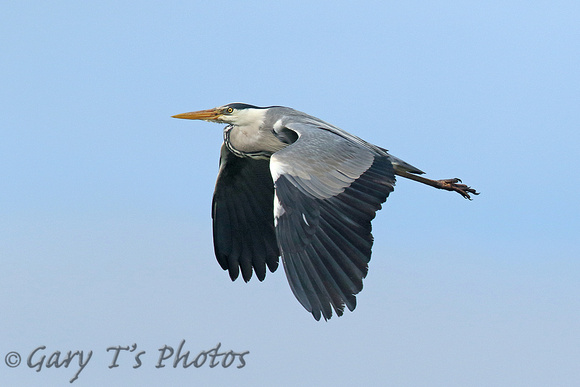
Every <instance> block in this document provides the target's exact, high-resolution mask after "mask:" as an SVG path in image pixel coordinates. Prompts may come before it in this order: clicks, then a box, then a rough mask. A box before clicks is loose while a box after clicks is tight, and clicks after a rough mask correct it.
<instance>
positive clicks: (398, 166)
mask: <svg viewBox="0 0 580 387" xmlns="http://www.w3.org/2000/svg"><path fill="white" fill-rule="evenodd" d="M389 158H390V160H391V163H392V164H393V167H394V168H395V171H397V170H400V171H405V172H409V173H414V174H416V175H422V174H424V173H425V172H423V171H422V170H420V169H419V168H417V167H414V166H412V165H411V164H409V163H406V162H404V161H403V160H401V159H399V158H397V157H395V156H393V155H389Z"/></svg>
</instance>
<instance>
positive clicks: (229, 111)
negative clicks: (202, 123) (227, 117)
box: [226, 107, 234, 114]
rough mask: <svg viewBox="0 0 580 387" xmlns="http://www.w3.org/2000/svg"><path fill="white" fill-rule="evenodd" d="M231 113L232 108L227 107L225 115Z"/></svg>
mask: <svg viewBox="0 0 580 387" xmlns="http://www.w3.org/2000/svg"><path fill="white" fill-rule="evenodd" d="M233 112H234V108H232V107H229V108H227V109H226V113H228V114H231V113H233Z"/></svg>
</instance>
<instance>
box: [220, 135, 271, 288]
mask: <svg viewBox="0 0 580 387" xmlns="http://www.w3.org/2000/svg"><path fill="white" fill-rule="evenodd" d="M273 201H274V183H273V181H272V176H271V174H270V166H269V162H268V160H256V159H251V158H241V157H237V156H235V155H234V154H233V153H231V152H230V151H229V150H228V149H227V148H226V147H225V146H222V151H221V157H220V172H219V175H218V178H217V182H216V187H215V192H214V195H213V205H212V218H213V238H214V249H215V255H216V258H217V260H218V262H219V264H220V266H221V267H222V268H223V269H224V270H228V272H229V275H230V278H231V279H232V280H235V279H236V278H237V277H238V276H239V274H240V272H241V274H242V278H243V279H244V281H246V282H247V281H249V280H250V278H251V277H252V273H253V271H255V272H256V276H257V277H258V279H259V280H260V281H262V280H264V278H265V276H266V267H267V268H268V269H269V270H270V271H271V272H273V271H275V270H276V268H277V267H278V257H279V255H280V254H279V250H278V244H277V242H276V235H275V231H274V215H273Z"/></svg>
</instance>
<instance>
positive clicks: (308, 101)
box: [0, 1, 580, 386]
mask: <svg viewBox="0 0 580 387" xmlns="http://www.w3.org/2000/svg"><path fill="white" fill-rule="evenodd" d="M0 15H1V16H0V21H1V22H0V32H1V36H2V38H1V40H0V42H1V48H2V49H1V50H0V56H1V58H2V59H1V60H0V83H1V88H0V89H1V92H0V109H1V111H0V113H1V120H2V124H1V127H0V133H1V141H0V168H1V170H0V171H1V172H0V176H1V178H2V184H1V187H2V188H1V189H0V259H1V261H0V262H2V267H3V269H2V270H1V271H0V290H1V294H2V296H1V297H0V308H1V310H2V313H1V314H0V331H1V332H3V333H2V335H1V336H0V360H1V359H4V358H5V356H6V355H7V354H8V353H9V352H11V351H16V352H18V353H19V354H20V355H21V358H22V363H21V364H20V365H19V366H18V367H15V368H10V367H8V366H7V365H6V364H5V362H4V361H0V381H2V384H3V385H4V384H6V385H11V386H34V385H38V386H40V385H43V386H45V385H69V383H68V381H69V380H70V379H71V378H72V377H73V376H74V374H75V373H76V372H77V371H78V365H76V366H75V362H73V363H71V365H70V367H69V368H66V369H65V368H64V367H61V368H54V367H51V368H46V364H45V366H44V367H43V368H42V369H41V371H40V372H35V369H33V368H30V367H29V366H28V365H27V364H26V363H27V358H28V356H29V355H30V354H31V352H32V351H33V350H34V349H36V348H38V347H40V346H46V349H45V350H43V351H41V352H38V353H37V355H38V357H35V358H34V359H33V362H34V361H36V360H38V359H40V355H41V354H42V353H44V354H45V355H46V357H47V358H48V357H49V356H50V354H52V353H54V352H55V351H60V352H62V353H63V354H66V352H68V351H72V352H74V351H77V350H79V351H80V350H84V352H85V354H86V353H88V352H89V351H91V350H92V351H93V355H92V357H91V360H90V361H89V363H88V364H87V365H86V367H85V369H84V370H82V372H81V373H80V374H79V377H78V379H77V380H76V381H75V382H74V384H73V385H75V386H93V385H105V384H106V385H111V386H131V385H134V386H142V385H186V384H188V385H189V384H200V385H241V386H255V385H272V384H276V385H287V386H293V385H300V384H302V385H308V384H310V385H335V386H343V385H352V384H354V383H357V384H360V385H370V384H374V385H379V384H382V385H392V386H425V385H441V386H465V385H494V386H516V385H521V386H524V385H525V386H533V385H537V386H545V385H576V384H579V383H580V371H579V367H578V365H579V364H580V363H579V362H580V335H579V334H578V321H580V280H579V273H580V263H579V259H580V248H579V243H578V235H579V231H580V227H579V219H580V206H579V205H578V200H577V196H578V192H579V191H580V180H579V179H578V176H577V173H576V171H575V167H576V165H577V164H578V161H579V159H578V153H577V146H578V143H579V141H580V134H579V128H580V126H579V125H580V124H579V123H580V109H578V101H580V72H579V71H578V69H579V68H580V48H579V47H580V46H579V45H578V41H579V39H580V25H579V23H578V17H579V16H580V6H579V5H578V3H577V2H573V1H568V2H566V1H551V2H544V1H539V2H533V3H530V2H524V1H502V2H494V1H492V2H485V3H482V2H455V1H430V2H426V1H425V2H422V1H407V2H404V4H395V3H394V2H379V1H377V2H372V1H362V2H357V3H356V4H355V3H353V2H316V3H313V2H301V1H293V2H287V1H279V2H265V1H253V2H231V1H214V2H211V3H202V2H186V1H182V2H180V1H166V2H151V1H143V2H139V3H134V2H124V1H121V2H119V1H116V2H112V1H99V2H91V1H87V2H72V1H70V2H66V1H55V2H50V3H46V2H38V1H30V2H26V1H22V2H4V3H2V5H0ZM229 102H246V103H251V104H255V105H286V106H291V107H294V108H296V109H299V110H302V111H305V112H307V113H309V114H312V115H315V116H318V117H320V118H322V119H324V120H326V121H328V122H331V123H333V124H335V125H337V126H340V127H342V128H343V129H345V130H347V131H349V132H352V133H354V134H356V135H358V136H360V137H362V138H364V139H366V140H368V141H370V142H373V143H375V144H377V145H380V146H383V147H386V148H388V149H389V150H390V151H391V153H392V154H394V155H396V156H398V157H400V158H402V159H404V160H406V161H408V162H410V163H411V164H413V165H416V166H417V167H419V168H421V169H423V170H425V171H426V172H427V173H428V176H430V177H433V178H449V177H456V176H457V177H461V178H462V179H463V180H464V182H466V183H467V184H470V185H472V186H474V187H476V188H477V189H478V190H480V191H481V192H482V194H481V195H480V196H479V197H476V198H475V200H473V201H471V202H469V201H466V200H463V199H462V198H461V197H459V195H455V194H452V193H447V192H441V191H437V190H434V189H432V188H429V187H425V186H422V185H420V184H417V183H414V182H410V181H401V180H399V181H398V182H397V187H396V189H395V192H394V193H393V194H392V195H391V196H390V197H389V199H388V201H387V203H386V205H385V206H384V208H383V210H381V211H380V212H379V213H378V216H377V218H376V219H375V221H374V222H373V233H374V236H375V246H374V249H373V257H372V260H371V263H370V270H369V275H368V277H367V279H366V280H365V282H364V289H363V291H362V293H361V294H360V295H359V296H358V306H357V309H356V310H355V311H354V312H353V313H350V312H347V313H346V314H345V316H343V317H341V318H333V319H332V320H331V321H329V322H316V321H314V319H312V317H311V316H310V314H308V313H307V312H306V311H305V310H304V309H303V308H302V307H301V306H300V304H299V303H298V302H297V301H296V300H295V299H294V297H293V295H292V293H291V291H290V288H289V286H288V284H287V282H286V279H285V277H284V273H283V271H282V270H279V271H277V272H276V273H274V274H268V276H267V277H266V280H265V281H264V282H263V283H260V282H258V281H256V280H255V279H253V280H252V281H251V282H250V283H248V284H244V283H242V282H239V281H236V282H234V283H232V282H231V281H230V280H229V278H228V275H227V273H225V272H223V271H222V270H221V269H220V268H219V266H218V265H217V263H216V261H215V258H214V256H213V247H212V241H211V220H210V203H211V196H212V192H213V185H214V183H215V178H216V174H217V167H218V155H219V146H220V144H221V139H222V134H221V127H220V126H218V125H211V124H208V123H203V122H188V121H182V120H175V119H171V118H170V116H171V115H173V114H177V113H182V112H186V111H192V110H198V109H205V108H210V107H214V106H218V105H222V104H225V103H229ZM182 340H186V344H185V345H184V348H185V349H187V350H190V352H191V354H192V356H196V355H197V354H199V353H200V352H202V351H208V350H211V349H212V348H214V347H215V346H216V345H217V343H221V349H222V350H223V351H224V352H227V351H229V350H232V351H234V352H244V351H250V353H249V354H248V355H247V356H245V357H244V359H245V360H246V363H247V364H246V366H245V367H243V368H241V369H237V368H235V367H229V368H227V369H224V368H223V367H221V366H218V367H215V368H210V367H209V366H207V365H205V366H202V367H200V368H195V367H190V368H187V369H183V368H181V367H178V368H173V367H171V365H168V366H166V367H164V368H156V367H155V365H156V364H157V361H158V358H159V355H160V351H159V349H160V348H163V347H164V346H165V345H168V346H172V347H173V348H175V349H177V347H178V346H179V344H180V342H181V341H182ZM134 343H135V344H137V347H138V349H137V350H136V351H135V353H137V352H140V351H145V354H143V355H142V357H141V360H142V362H143V365H142V366H141V367H140V368H137V369H133V368H132V366H133V365H134V364H135V363H134V361H132V358H131V357H129V356H128V357H122V356H123V354H121V355H120V357H119V367H116V368H113V369H109V368H108V366H109V365H110V364H111V361H112V354H111V352H107V351H106V349H107V348H108V347H114V346H130V345H132V344H134ZM63 356H64V355H63ZM131 356H132V355H131ZM61 359H62V358H61ZM75 361H76V360H75ZM167 364H170V363H167ZM236 364H237V363H236Z"/></svg>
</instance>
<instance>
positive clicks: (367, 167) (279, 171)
mask: <svg viewBox="0 0 580 387" xmlns="http://www.w3.org/2000/svg"><path fill="white" fill-rule="evenodd" d="M286 128H287V129H290V130H293V131H295V132H296V133H298V135H299V138H298V140H297V141H296V142H294V143H293V144H291V145H289V146H288V147H286V148H284V149H283V150H281V151H278V152H276V153H274V154H273V155H272V157H271V160H270V169H271V172H272V176H273V179H274V185H275V199H274V214H275V224H276V236H277V239H278V246H279V248H280V253H281V256H282V262H283V264H284V269H285V271H286V275H287V277H288V281H289V283H290V287H291V288H292V291H293V293H294V295H295V296H296V298H297V299H298V300H299V301H300V303H301V304H302V305H303V306H304V307H305V308H306V309H307V310H308V311H309V312H311V313H312V315H313V316H314V318H315V319H316V320H319V319H320V317H321V315H322V316H323V317H324V318H325V319H329V318H330V317H331V316H332V308H334V310H335V312H336V314H337V315H339V316H340V315H342V314H343V311H344V305H346V306H347V307H348V308H349V310H351V311H352V310H353V309H354V308H355V306H356V297H355V295H356V294H358V293H359V292H360V291H361V290H362V287H363V284H362V280H363V278H364V277H366V274H367V271H368V262H369V260H370V256H371V248H372V244H373V236H372V234H371V220H372V219H373V218H374V217H375V213H376V211H377V210H379V209H380V208H381V203H383V202H384V201H385V200H386V198H387V196H388V195H389V193H390V192H392V191H393V187H394V184H395V174H394V171H393V166H392V164H391V162H390V160H389V157H388V155H387V154H386V153H385V154H382V153H378V152H374V151H373V150H372V149H369V148H367V147H365V146H363V145H361V144H357V143H355V142H353V141H350V140H349V139H347V138H344V137H342V136H340V135H338V134H336V133H334V132H332V131H328V130H324V129H322V128H319V127H316V125H308V124H307V125H304V124H300V125H296V124H287V125H286ZM331 307H332V308H331Z"/></svg>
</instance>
